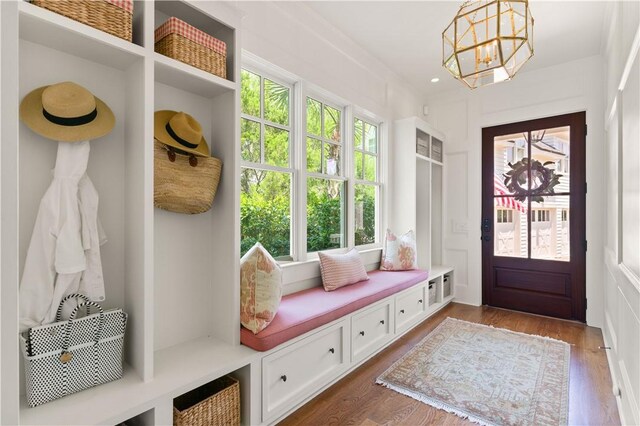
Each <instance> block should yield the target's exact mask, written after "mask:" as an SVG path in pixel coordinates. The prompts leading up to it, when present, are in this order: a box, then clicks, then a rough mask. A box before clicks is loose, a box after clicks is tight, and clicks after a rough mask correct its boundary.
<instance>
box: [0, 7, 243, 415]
mask: <svg viewBox="0 0 640 426" xmlns="http://www.w3.org/2000/svg"><path fill="white" fill-rule="evenodd" d="M169 16H176V17H178V18H180V19H182V20H184V21H186V22H188V23H190V24H192V25H194V26H196V27H198V28H200V29H202V30H204V31H205V32H208V33H210V34H212V35H214V36H215V37H217V38H219V39H221V40H222V41H224V42H225V43H226V44H227V52H228V61H227V75H228V78H227V79H223V78H219V77H217V76H214V75H212V74H208V73H206V72H203V71H201V70H199V69H196V68H194V67H191V66H189V65H186V64H183V63H181V62H178V61H176V60H173V59H171V58H168V57H165V56H162V55H159V54H157V53H155V52H154V40H153V39H154V29H155V28H156V26H157V25H159V24H160V23H162V22H163V21H164V20H165V19H166V18H167V17H169ZM133 21H134V28H133V42H132V43H130V42H127V41H125V40H122V39H119V38H117V37H115V36H112V35H109V34H107V33H104V32H102V31H100V30H97V29H95V28H92V27H89V26H87V25H84V24H82V23H79V22H76V21H73V20H71V19H68V18H66V17H64V16H61V15H58V14H56V13H53V12H51V11H48V10H46V9H42V8H40V7H37V6H35V5H33V4H31V3H28V2H25V1H3V2H0V31H1V33H0V42H1V43H2V44H1V49H0V62H1V63H2V72H1V73H0V78H1V79H0V91H1V93H2V111H3V113H2V115H1V116H0V132H1V133H0V135H1V144H0V150H1V151H0V169H1V171H2V179H1V187H0V195H1V197H2V198H1V199H2V203H0V209H1V211H0V213H1V215H2V224H1V227H0V241H1V254H2V257H1V265H0V266H1V267H0V270H1V276H0V279H1V283H0V284H1V285H0V311H1V312H2V324H1V328H0V333H1V334H0V337H1V342H2V345H1V349H0V350H1V354H0V386H1V387H2V388H1V392H0V423H1V424H66V425H71V424H96V423H100V424H116V423H119V422H122V421H125V420H127V419H130V418H134V417H135V418H136V420H137V421H139V422H140V423H143V424H145V423H146V424H166V423H170V422H171V403H172V399H173V398H175V397H176V396H179V395H180V394H183V393H185V392H188V391H189V390H191V389H193V388H196V387H198V386H200V385H202V384H204V383H206V382H207V381H211V380H214V379H216V378H217V377H219V376H221V375H224V374H228V373H232V374H234V375H235V376H237V377H239V378H240V380H241V386H245V385H247V387H248V381H249V380H250V379H249V378H250V374H249V373H250V372H249V368H250V367H249V366H250V365H251V363H252V360H253V356H254V355H255V352H253V351H251V350H249V349H247V348H245V347H243V346H241V345H240V343H239V340H240V336H239V326H238V324H239V315H240V314H239V294H240V291H239V259H240V256H239V240H240V238H239V216H240V215H239V174H240V173H239V142H238V141H239V89H238V87H239V83H238V82H239V60H238V58H239V54H240V48H239V31H238V30H237V29H238V28H239V26H240V16H239V15H237V13H236V11H235V10H234V9H232V8H230V6H228V5H225V4H224V3H223V2H200V3H198V2H183V1H152V0H149V1H135V2H134V19H133ZM60 81H74V82H77V83H79V84H81V85H83V86H84V87H86V88H88V89H89V90H90V91H92V92H93V93H94V94H95V95H96V96H98V97H99V98H101V99H103V100H104V101H105V102H106V103H107V104H108V105H109V106H110V107H111V109H112V110H113V112H114V114H115V117H116V126H115V128H114V129H113V131H112V132H111V133H110V134H109V135H108V136H106V137H103V138H100V139H98V140H95V141H92V142H91V156H90V161H89V166H88V174H89V176H90V177H91V179H92V181H93V183H94V185H95V186H96V189H97V191H98V193H99V195H100V207H99V216H100V218H101V220H102V224H103V225H104V228H105V232H106V234H107V236H108V242H107V244H105V245H104V246H103V247H102V261H103V267H104V277H105V287H106V301H105V302H104V306H105V307H106V308H112V307H122V308H123V309H124V310H125V311H126V312H127V313H128V314H129V324H128V329H127V341H126V345H125V347H126V355H125V364H126V365H125V373H124V377H123V378H122V379H121V380H118V381H115V382H111V383H108V384H105V385H102V386H98V387H96V388H92V389H89V390H86V391H84V392H80V393H78V394H74V395H70V396H67V397H65V398H62V399H59V400H57V401H53V402H51V403H48V404H44V405H42V406H39V407H36V408H27V407H26V403H25V401H24V383H23V380H22V375H23V372H22V369H21V364H20V361H19V355H18V354H19V350H18V339H17V337H18V308H17V306H19V300H18V288H19V281H20V275H21V274H22V268H23V265H24V259H25V256H26V250H27V247H28V244H29V240H30V237H31V232H32V229H33V225H34V221H35V215H36V213H37V210H38V203H39V201H40V198H41V197H42V195H43V194H44V192H45V190H46V188H47V186H48V185H49V183H50V181H51V174H50V170H51V168H52V167H53V166H54V162H55V158H56V142H52V141H48V140H45V139H43V138H41V137H40V136H38V135H36V134H35V133H33V132H32V131H30V130H29V129H28V128H27V127H25V126H24V125H22V124H21V123H20V122H19V120H18V107H19V104H20V101H21V99H22V98H23V97H24V96H25V95H26V94H27V93H28V92H30V91H31V90H33V89H35V88H37V87H40V86H43V85H48V84H52V83H56V82H60ZM156 109H173V110H178V111H180V110H182V111H185V112H188V113H190V114H192V115H193V116H195V117H196V118H197V119H198V120H199V121H200V123H201V124H202V126H203V129H204V136H205V138H206V140H207V142H208V144H209V147H210V148H211V151H212V154H213V155H214V156H216V157H218V158H220V159H221V160H222V161H223V168H222V176H221V179H220V186H219V187H218V191H217V195H216V199H215V201H214V204H213V208H212V210H210V211H209V212H207V213H204V214H201V215H194V216H190V215H181V214H176V213H170V212H165V211H160V210H157V209H155V208H154V206H153V113H154V110H156ZM221 241H223V242H224V243H223V244H220V243H219V242H221ZM248 403H249V401H248V400H244V401H243V414H246V413H248V408H247V404H248ZM243 418H244V421H245V422H247V423H248V422H249V421H250V418H249V416H248V415H244V416H243Z"/></svg>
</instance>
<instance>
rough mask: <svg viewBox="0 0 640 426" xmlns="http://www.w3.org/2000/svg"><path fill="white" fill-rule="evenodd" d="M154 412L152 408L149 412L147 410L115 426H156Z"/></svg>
mask: <svg viewBox="0 0 640 426" xmlns="http://www.w3.org/2000/svg"><path fill="white" fill-rule="evenodd" d="M154 411H155V410H154V409H153V408H152V409H151V410H147V411H145V412H143V413H140V414H138V415H137V416H134V417H131V418H130V419H127V420H125V421H124V422H122V423H119V424H118V425H116V426H153V425H155V424H157V423H156V419H155V412H154Z"/></svg>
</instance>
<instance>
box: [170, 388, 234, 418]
mask: <svg viewBox="0 0 640 426" xmlns="http://www.w3.org/2000/svg"><path fill="white" fill-rule="evenodd" d="M173 424H174V425H175V426H187V425H189V426H200V425H202V426H205V425H239V424H240V384H239V383H238V381H237V380H236V379H234V378H233V377H230V376H223V377H220V378H219V379H216V380H214V381H213V382H210V383H207V384H205V385H203V386H200V387H199V388H196V389H194V390H192V391H190V392H187V393H186V394H184V395H181V396H179V397H177V398H176V399H174V400H173Z"/></svg>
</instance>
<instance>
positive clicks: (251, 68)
mask: <svg viewBox="0 0 640 426" xmlns="http://www.w3.org/2000/svg"><path fill="white" fill-rule="evenodd" d="M247 62H248V63H246V64H243V65H242V66H241V67H240V68H241V70H246V71H248V72H250V73H253V74H256V75H258V76H259V77H260V117H255V116H253V115H250V114H245V113H244V112H242V105H239V109H240V120H242V119H247V120H250V121H253V122H257V123H259V124H260V162H259V163H254V162H252V161H246V160H244V159H242V151H241V152H240V171H241V172H242V169H244V168H250V169H255V170H264V171H272V172H280V173H289V174H290V175H291V183H290V185H289V188H290V190H289V192H290V193H289V199H290V201H289V206H290V208H289V217H290V222H291V223H290V225H289V255H288V257H289V258H290V260H288V261H292V260H293V261H294V260H295V259H296V254H297V252H298V248H297V246H296V244H297V242H296V239H295V234H296V232H295V231H296V222H297V215H296V197H297V189H296V181H297V179H296V160H295V155H296V142H297V141H296V127H297V126H296V124H297V123H296V97H295V93H296V84H295V83H294V82H292V81H291V79H290V78H286V76H285V77H281V76H280V75H278V74H280V73H278V72H277V71H276V73H273V72H270V70H267V69H263V67H262V66H260V65H258V64H254V63H253V61H251V60H249V61H247ZM264 79H267V80H271V81H273V82H274V83H277V84H279V85H282V86H284V87H287V88H288V89H289V126H284V125H282V124H279V123H274V122H272V121H269V120H267V119H265V118H264ZM238 84H239V85H240V84H241V82H239V83H238ZM265 126H270V127H274V128H277V129H281V130H286V131H288V132H289V167H281V166H274V165H271V164H267V163H265V162H264V161H265V158H264V155H265V149H264V137H265ZM240 149H242V148H240ZM240 235H241V236H242V233H241V234H240ZM280 257H282V256H280Z"/></svg>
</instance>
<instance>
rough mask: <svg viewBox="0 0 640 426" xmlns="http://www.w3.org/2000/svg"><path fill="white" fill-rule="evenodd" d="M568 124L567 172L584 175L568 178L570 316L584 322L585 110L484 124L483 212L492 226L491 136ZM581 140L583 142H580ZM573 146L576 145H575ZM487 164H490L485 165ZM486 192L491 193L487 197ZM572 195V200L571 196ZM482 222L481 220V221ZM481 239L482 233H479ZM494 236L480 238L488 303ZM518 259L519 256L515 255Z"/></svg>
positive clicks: (484, 296)
mask: <svg viewBox="0 0 640 426" xmlns="http://www.w3.org/2000/svg"><path fill="white" fill-rule="evenodd" d="M563 126H571V135H570V142H569V143H570V145H571V147H572V148H571V162H570V167H571V169H570V174H571V175H573V176H584V181H580V180H578V179H577V178H572V179H571V180H570V186H569V188H570V193H571V194H572V200H571V208H570V209H569V220H570V223H571V224H572V225H575V228H572V229H578V231H579V232H577V233H576V232H571V233H570V239H569V241H570V242H569V243H570V246H571V255H570V256H571V257H570V262H571V264H572V267H571V277H572V278H571V281H572V285H571V300H572V308H571V311H572V315H571V316H572V318H571V319H572V320H577V321H581V322H586V309H587V300H586V251H587V240H586V223H587V222H586V192H587V183H586V135H587V125H586V111H581V112H576V113H570V114H563V115H557V116H552V117H545V118H537V119H533V120H526V121H519V122H515V123H508V124H502V125H498V126H491V127H484V128H483V129H482V157H481V158H482V191H481V199H482V212H481V213H482V216H481V219H484V218H486V217H489V216H485V214H486V213H487V212H491V216H490V218H491V220H492V222H491V230H492V232H493V228H494V223H495V217H494V215H495V213H494V197H493V194H494V183H493V179H494V177H493V175H494V153H493V152H494V147H493V139H494V137H496V136H501V135H507V134H511V133H520V132H523V131H529V130H531V129H549V128H555V127H563ZM582 141H583V142H582ZM574 146H576V147H578V149H574V148H573V147H574ZM487 165H490V166H487ZM487 194H491V197H489V196H488V195H487ZM573 195H575V201H574V199H573V198H574V197H573ZM481 226H482V224H481ZM480 238H481V239H482V238H483V236H482V235H481V237H480ZM493 253H494V238H493V237H492V238H491V239H490V241H482V304H483V305H491V283H492V276H491V274H492V273H493V272H492V271H493V256H494V255H493ZM518 260H520V258H518ZM528 261H530V262H534V263H535V262H545V264H546V265H547V266H548V264H547V262H555V261H553V260H535V259H533V260H531V259H528Z"/></svg>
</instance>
